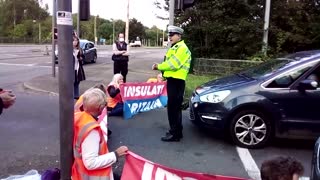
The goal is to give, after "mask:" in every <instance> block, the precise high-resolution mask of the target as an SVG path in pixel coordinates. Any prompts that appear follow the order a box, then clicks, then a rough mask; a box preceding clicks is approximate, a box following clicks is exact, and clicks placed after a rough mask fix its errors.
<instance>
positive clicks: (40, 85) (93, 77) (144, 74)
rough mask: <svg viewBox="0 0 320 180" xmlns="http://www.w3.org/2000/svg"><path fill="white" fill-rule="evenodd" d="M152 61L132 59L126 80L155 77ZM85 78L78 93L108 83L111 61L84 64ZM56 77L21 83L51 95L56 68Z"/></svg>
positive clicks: (56, 87) (54, 92)
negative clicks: (98, 84)
mask: <svg viewBox="0 0 320 180" xmlns="http://www.w3.org/2000/svg"><path fill="white" fill-rule="evenodd" d="M152 63H153V62H152V61H148V62H145V61H139V60H137V61H134V62H130V63H129V73H128V75H127V82H145V81H147V80H148V78H150V77H155V76H156V74H157V71H153V70H151V66H152ZM84 70H85V74H86V80H85V81H82V82H81V83H80V93H83V92H84V91H86V90H87V89H89V88H91V87H93V86H94V85H95V84H97V83H104V84H105V85H108V83H109V82H110V81H111V79H112V77H113V63H112V62H107V63H99V64H86V65H84ZM56 72H57V73H56V77H53V76H52V75H51V74H47V75H43V76H38V77H35V78H33V79H31V80H29V81H27V82H24V83H23V85H24V87H25V88H26V89H29V90H33V91H38V92H45V93H49V94H52V95H58V94H59V70H58V68H57V70H56Z"/></svg>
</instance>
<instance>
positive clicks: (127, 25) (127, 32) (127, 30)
mask: <svg viewBox="0 0 320 180" xmlns="http://www.w3.org/2000/svg"><path fill="white" fill-rule="evenodd" d="M129 4H130V0H127V20H126V35H125V41H126V43H127V44H129V17H130V16H129ZM128 47H129V46H128Z"/></svg>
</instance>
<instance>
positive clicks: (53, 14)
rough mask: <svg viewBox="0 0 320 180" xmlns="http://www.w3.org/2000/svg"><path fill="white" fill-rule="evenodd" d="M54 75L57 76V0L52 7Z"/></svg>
mask: <svg viewBox="0 0 320 180" xmlns="http://www.w3.org/2000/svg"><path fill="white" fill-rule="evenodd" d="M52 11H53V12H52V48H51V49H52V52H51V57H52V61H51V62H52V65H51V66H52V76H53V77H56V62H55V61H56V57H55V51H56V40H55V39H54V28H55V27H57V21H56V13H57V0H53V8H52Z"/></svg>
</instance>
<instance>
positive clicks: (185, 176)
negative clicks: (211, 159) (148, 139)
mask: <svg viewBox="0 0 320 180" xmlns="http://www.w3.org/2000/svg"><path fill="white" fill-rule="evenodd" d="M121 180H246V179H243V178H237V177H227V176H219V175H209V174H203V173H195V172H188V171H182V170H177V169H172V168H169V167H165V166H163V165H160V164H155V163H153V162H150V161H148V160H146V159H144V158H142V157H140V156H138V155H136V154H134V153H132V152H129V154H128V155H127V156H126V162H125V164H124V168H123V171H122V176H121Z"/></svg>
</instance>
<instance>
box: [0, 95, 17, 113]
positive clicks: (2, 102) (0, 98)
mask: <svg viewBox="0 0 320 180" xmlns="http://www.w3.org/2000/svg"><path fill="white" fill-rule="evenodd" d="M15 102H16V96H15V95H14V94H13V93H12V91H8V90H3V89H0V114H2V111H3V109H8V108H9V107H10V106H12V105H13V104H14V103H15Z"/></svg>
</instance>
